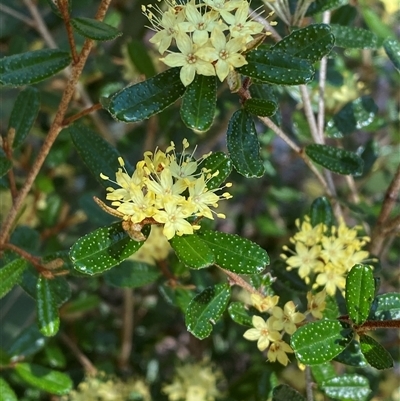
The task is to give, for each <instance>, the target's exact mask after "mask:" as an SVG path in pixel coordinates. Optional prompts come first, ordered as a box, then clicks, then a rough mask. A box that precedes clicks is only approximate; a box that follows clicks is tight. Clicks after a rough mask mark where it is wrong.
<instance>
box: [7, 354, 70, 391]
mask: <svg viewBox="0 0 400 401" xmlns="http://www.w3.org/2000/svg"><path fill="white" fill-rule="evenodd" d="M15 372H16V373H17V374H18V376H19V377H20V378H21V379H22V380H24V381H25V382H26V383H28V384H30V385H31V386H34V387H37V388H40V389H41V390H43V391H47V392H48V393H51V394H57V395H63V394H68V392H69V391H70V390H71V388H72V385H73V383H72V380H71V379H70V378H69V376H67V375H66V374H65V373H61V372H57V371H56V370H52V369H48V368H46V367H44V366H40V365H35V364H33V363H25V362H24V363H17V364H16V365H15Z"/></svg>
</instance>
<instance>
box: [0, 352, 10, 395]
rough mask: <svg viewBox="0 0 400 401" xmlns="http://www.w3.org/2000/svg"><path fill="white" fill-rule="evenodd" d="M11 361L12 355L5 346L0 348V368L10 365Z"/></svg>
mask: <svg viewBox="0 0 400 401" xmlns="http://www.w3.org/2000/svg"><path fill="white" fill-rule="evenodd" d="M10 362H11V356H10V355H9V354H8V353H7V352H6V351H4V349H3V348H0V368H3V367H5V366H8V365H9V364H10ZM0 394H1V392H0Z"/></svg>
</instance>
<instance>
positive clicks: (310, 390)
mask: <svg viewBox="0 0 400 401" xmlns="http://www.w3.org/2000/svg"><path fill="white" fill-rule="evenodd" d="M306 395H307V401H314V394H313V381H312V376H311V368H310V367H309V366H306Z"/></svg>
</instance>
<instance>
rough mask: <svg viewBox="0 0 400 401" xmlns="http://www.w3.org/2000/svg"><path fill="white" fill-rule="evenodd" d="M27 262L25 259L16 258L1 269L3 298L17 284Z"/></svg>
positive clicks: (0, 285) (0, 283) (1, 293)
mask: <svg viewBox="0 0 400 401" xmlns="http://www.w3.org/2000/svg"><path fill="white" fill-rule="evenodd" d="M26 266H27V263H26V261H25V260H24V259H14V260H13V261H12V262H10V263H8V264H6V265H5V266H4V267H2V268H1V269H0V298H3V297H4V295H6V294H7V293H8V292H9V291H10V290H11V289H12V288H13V287H14V285H15V284H18V282H19V280H20V278H21V276H22V273H23V272H24V270H25V269H26Z"/></svg>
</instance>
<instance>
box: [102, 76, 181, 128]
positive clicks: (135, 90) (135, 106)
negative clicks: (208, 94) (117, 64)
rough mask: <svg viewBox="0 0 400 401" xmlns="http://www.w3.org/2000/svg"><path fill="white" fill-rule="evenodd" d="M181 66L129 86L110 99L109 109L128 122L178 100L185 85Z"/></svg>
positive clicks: (162, 108)
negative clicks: (182, 80)
mask: <svg viewBox="0 0 400 401" xmlns="http://www.w3.org/2000/svg"><path fill="white" fill-rule="evenodd" d="M179 71H180V69H179V68H170V69H169V70H167V71H164V72H162V73H161V74H158V75H156V76H155V77H151V78H149V79H147V80H146V81H143V82H140V83H138V84H136V85H132V86H128V87H127V88H124V89H122V90H121V91H120V92H118V93H116V94H115V95H113V96H112V98H111V99H110V101H109V103H108V105H107V110H108V111H109V112H110V113H111V115H112V116H113V117H114V118H115V119H117V120H119V121H124V122H126V123H132V122H135V121H141V120H145V119H147V118H149V117H151V116H152V115H154V114H157V113H159V112H160V111H163V110H164V109H165V108H167V107H168V106H170V105H171V104H172V103H174V102H175V101H177V100H178V99H179V98H180V97H181V96H182V95H183V94H184V93H185V87H184V85H183V84H182V82H181V79H180V77H179Z"/></svg>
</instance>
